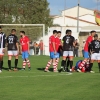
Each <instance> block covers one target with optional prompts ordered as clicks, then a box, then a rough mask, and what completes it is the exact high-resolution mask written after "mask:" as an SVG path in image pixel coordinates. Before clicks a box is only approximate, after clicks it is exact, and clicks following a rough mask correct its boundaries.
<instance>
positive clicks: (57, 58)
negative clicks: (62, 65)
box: [54, 53, 60, 72]
mask: <svg viewBox="0 0 100 100" xmlns="http://www.w3.org/2000/svg"><path fill="white" fill-rule="evenodd" d="M54 56H55V57H54V58H55V64H56V66H55V67H54V72H58V70H57V67H58V63H59V57H60V54H59V53H56V54H55V55H54Z"/></svg>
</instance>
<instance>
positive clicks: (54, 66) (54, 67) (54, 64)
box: [52, 54, 57, 72]
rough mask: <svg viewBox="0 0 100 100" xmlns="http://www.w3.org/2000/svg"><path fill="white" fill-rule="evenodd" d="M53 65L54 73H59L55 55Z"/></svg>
mask: <svg viewBox="0 0 100 100" xmlns="http://www.w3.org/2000/svg"><path fill="white" fill-rule="evenodd" d="M52 64H53V72H57V69H56V58H55V54H54V55H53V60H52Z"/></svg>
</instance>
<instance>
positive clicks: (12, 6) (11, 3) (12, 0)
mask: <svg viewBox="0 0 100 100" xmlns="http://www.w3.org/2000/svg"><path fill="white" fill-rule="evenodd" d="M48 6H49V3H48V2H47V0H0V9H1V12H0V23H9V24H12V23H16V24H18V23H20V24H45V25H46V27H48V26H51V25H52V18H50V15H49V14H50V9H49V8H48Z"/></svg>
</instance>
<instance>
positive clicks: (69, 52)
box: [63, 51, 73, 57]
mask: <svg viewBox="0 0 100 100" xmlns="http://www.w3.org/2000/svg"><path fill="white" fill-rule="evenodd" d="M68 56H69V57H73V51H64V52H63V57H68Z"/></svg>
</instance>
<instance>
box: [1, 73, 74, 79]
mask: <svg viewBox="0 0 100 100" xmlns="http://www.w3.org/2000/svg"><path fill="white" fill-rule="evenodd" d="M61 75H62V76H66V75H72V73H68V74H56V75H33V76H0V78H13V77H17V78H28V77H44V76H46V77H50V76H61Z"/></svg>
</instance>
